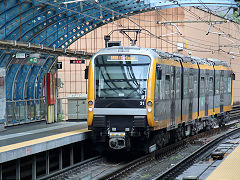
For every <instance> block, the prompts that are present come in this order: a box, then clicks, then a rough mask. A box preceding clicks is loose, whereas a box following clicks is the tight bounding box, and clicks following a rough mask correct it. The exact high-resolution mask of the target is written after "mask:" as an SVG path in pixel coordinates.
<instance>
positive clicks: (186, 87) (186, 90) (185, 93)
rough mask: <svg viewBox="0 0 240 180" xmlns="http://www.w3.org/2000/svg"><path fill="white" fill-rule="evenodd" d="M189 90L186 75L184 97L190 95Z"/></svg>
mask: <svg viewBox="0 0 240 180" xmlns="http://www.w3.org/2000/svg"><path fill="white" fill-rule="evenodd" d="M188 91H189V88H188V76H186V75H185V76H184V94H183V95H184V97H187V96H188Z"/></svg>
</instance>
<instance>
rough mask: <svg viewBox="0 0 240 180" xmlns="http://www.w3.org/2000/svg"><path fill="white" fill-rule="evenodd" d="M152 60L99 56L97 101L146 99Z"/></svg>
mask: <svg viewBox="0 0 240 180" xmlns="http://www.w3.org/2000/svg"><path fill="white" fill-rule="evenodd" d="M150 63H151V59H150V57H148V56H145V55H124V54H118V55H99V56H97V57H96V58H95V59H94V66H95V67H94V68H95V86H96V99H98V98H104V99H107V98H120V99H146V92H147V81H148V74H149V67H150Z"/></svg>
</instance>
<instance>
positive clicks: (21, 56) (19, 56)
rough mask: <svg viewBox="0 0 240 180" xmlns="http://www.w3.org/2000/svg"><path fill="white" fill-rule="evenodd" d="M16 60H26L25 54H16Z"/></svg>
mask: <svg viewBox="0 0 240 180" xmlns="http://www.w3.org/2000/svg"><path fill="white" fill-rule="evenodd" d="M16 58H19V59H20V58H21V59H24V58H26V54H25V53H16Z"/></svg>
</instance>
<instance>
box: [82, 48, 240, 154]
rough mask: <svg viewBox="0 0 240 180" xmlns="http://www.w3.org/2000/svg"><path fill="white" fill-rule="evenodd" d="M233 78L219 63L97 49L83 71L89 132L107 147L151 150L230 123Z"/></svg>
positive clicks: (144, 51) (159, 53)
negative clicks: (85, 70)
mask: <svg viewBox="0 0 240 180" xmlns="http://www.w3.org/2000/svg"><path fill="white" fill-rule="evenodd" d="M234 78H235V77H234V73H233V72H232V70H231V68H230V66H229V65H228V64H227V63H226V62H224V61H221V60H216V59H203V58H197V57H192V56H184V55H182V54H175V53H172V54H171V53H167V52H163V51H160V50H156V49H150V48H141V47H136V46H130V47H123V46H119V47H117V46H116V47H109V48H105V49H102V50H100V51H99V52H98V53H96V54H95V55H94V56H93V58H92V60H91V61H90V64H89V69H88V115H87V122H88V128H89V129H90V130H93V131H94V133H95V135H96V136H95V137H96V140H97V142H103V143H107V146H108V147H110V149H114V150H123V149H124V150H130V149H132V148H133V149H134V148H136V147H137V148H141V149H143V150H144V151H146V152H148V151H153V150H155V149H158V148H161V147H163V146H164V145H166V144H168V143H170V142H175V141H177V140H180V139H182V138H184V137H186V136H189V135H193V134H195V133H198V132H199V131H203V130H208V129H210V128H213V127H214V126H215V125H219V126H222V125H224V124H225V123H226V122H227V121H229V119H230V116H229V111H230V110H231V109H232V103H233V95H232V80H234Z"/></svg>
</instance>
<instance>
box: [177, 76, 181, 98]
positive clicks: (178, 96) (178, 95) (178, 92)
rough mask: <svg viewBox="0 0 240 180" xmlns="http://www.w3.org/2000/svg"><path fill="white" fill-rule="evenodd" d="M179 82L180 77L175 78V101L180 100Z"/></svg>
mask: <svg viewBox="0 0 240 180" xmlns="http://www.w3.org/2000/svg"><path fill="white" fill-rule="evenodd" d="M180 82H181V80H180V77H177V78H176V98H177V99H180V98H181V94H180V92H181V91H180Z"/></svg>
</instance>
